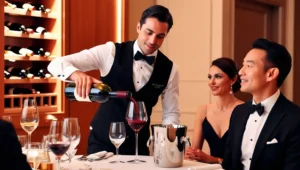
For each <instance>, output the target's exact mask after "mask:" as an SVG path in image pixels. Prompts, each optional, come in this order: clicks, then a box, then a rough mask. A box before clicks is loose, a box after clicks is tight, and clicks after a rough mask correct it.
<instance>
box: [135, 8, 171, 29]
mask: <svg viewBox="0 0 300 170" xmlns="http://www.w3.org/2000/svg"><path fill="white" fill-rule="evenodd" d="M147 18H156V19H157V20H158V21H160V22H167V23H168V25H169V27H168V32H169V31H170V29H171V28H172V26H173V17H172V15H171V13H170V12H169V9H168V8H166V7H164V6H162V5H153V6H150V7H149V8H147V9H146V10H145V11H144V12H143V13H142V16H141V19H140V25H141V27H142V25H143V24H144V23H145V21H146V19H147Z"/></svg>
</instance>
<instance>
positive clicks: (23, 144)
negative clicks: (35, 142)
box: [18, 135, 27, 154]
mask: <svg viewBox="0 0 300 170" xmlns="http://www.w3.org/2000/svg"><path fill="white" fill-rule="evenodd" d="M18 139H19V142H20V144H21V147H22V153H23V154H25V153H26V145H27V136H26V135H18Z"/></svg>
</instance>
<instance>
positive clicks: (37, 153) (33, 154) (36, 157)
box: [26, 142, 42, 170]
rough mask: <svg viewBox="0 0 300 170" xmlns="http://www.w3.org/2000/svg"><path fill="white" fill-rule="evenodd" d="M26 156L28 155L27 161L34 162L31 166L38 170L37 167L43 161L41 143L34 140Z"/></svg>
mask: <svg viewBox="0 0 300 170" xmlns="http://www.w3.org/2000/svg"><path fill="white" fill-rule="evenodd" d="M26 156H27V161H28V162H31V163H32V165H31V168H32V169H33V170H37V168H38V167H39V166H40V163H41V156H42V150H41V143H39V142H32V143H31V149H29V150H28V152H27V154H26Z"/></svg>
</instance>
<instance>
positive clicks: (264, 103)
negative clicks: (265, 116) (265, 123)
mask: <svg viewBox="0 0 300 170" xmlns="http://www.w3.org/2000/svg"><path fill="white" fill-rule="evenodd" d="M279 96H280V90H279V89H278V90H277V91H276V93H274V94H273V95H272V96H270V97H269V98H267V99H265V100H264V101H262V102H261V105H262V106H264V109H265V113H270V111H271V109H272V108H273V106H274V105H275V103H276V101H277V100H278V98H279ZM252 104H255V105H256V103H255V102H254V100H253V99H252Z"/></svg>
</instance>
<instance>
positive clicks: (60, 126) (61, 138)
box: [48, 120, 72, 169]
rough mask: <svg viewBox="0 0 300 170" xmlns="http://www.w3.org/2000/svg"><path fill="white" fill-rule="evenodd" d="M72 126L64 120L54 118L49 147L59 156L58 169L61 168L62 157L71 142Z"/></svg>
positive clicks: (49, 136)
mask: <svg viewBox="0 0 300 170" xmlns="http://www.w3.org/2000/svg"><path fill="white" fill-rule="evenodd" d="M71 129H72V126H71V124H70V122H68V121H66V120H64V121H59V120H52V121H51V125H50V130H49V135H48V147H49V149H50V150H51V151H52V152H53V153H54V155H55V156H56V158H57V169H60V158H61V157H62V156H63V155H64V154H65V153H66V152H67V150H68V149H69V147H70V144H71V138H72V135H71V134H72V132H71V131H72V130H71Z"/></svg>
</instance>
